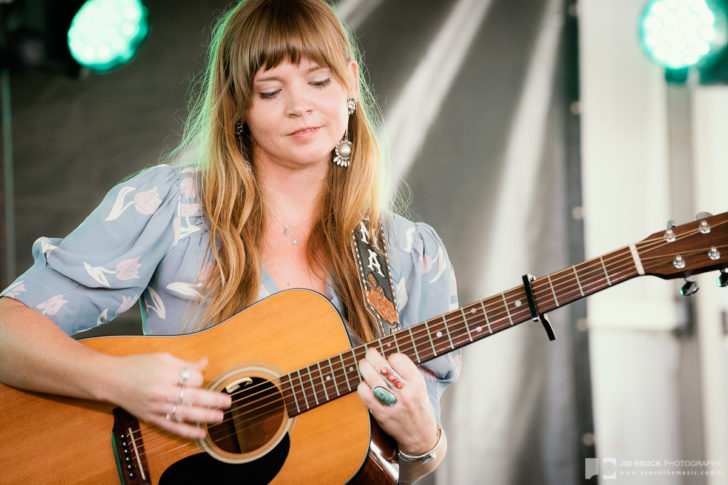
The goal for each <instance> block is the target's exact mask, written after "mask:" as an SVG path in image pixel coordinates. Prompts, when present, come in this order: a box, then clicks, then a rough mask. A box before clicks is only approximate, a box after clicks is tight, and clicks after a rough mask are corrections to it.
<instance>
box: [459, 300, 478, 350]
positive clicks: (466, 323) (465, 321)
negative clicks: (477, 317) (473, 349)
mask: <svg viewBox="0 0 728 485" xmlns="http://www.w3.org/2000/svg"><path fill="white" fill-rule="evenodd" d="M473 311H475V308H473ZM460 313H462V314H463V325H465V331H466V332H468V340H470V341H471V342H472V341H473V337H472V336H471V335H470V329H469V328H468V327H469V326H470V325H468V319H467V318H466V317H465V312H464V311H463V309H462V308H461V309H460Z"/></svg>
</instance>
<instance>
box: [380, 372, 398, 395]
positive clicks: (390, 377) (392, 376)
mask: <svg viewBox="0 0 728 485" xmlns="http://www.w3.org/2000/svg"><path fill="white" fill-rule="evenodd" d="M379 374H380V375H381V376H382V379H384V382H386V383H387V386H389V388H390V389H391V390H393V391H395V392H399V391H401V390H402V388H403V387H404V379H402V377H401V376H400V375H399V374H397V373H396V372H394V370H393V369H392V368H391V367H382V368H381V369H380V371H379Z"/></svg>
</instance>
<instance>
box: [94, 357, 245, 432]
mask: <svg viewBox="0 0 728 485" xmlns="http://www.w3.org/2000/svg"><path fill="white" fill-rule="evenodd" d="M118 359H119V360H118V366H117V367H116V369H118V371H116V372H114V376H113V377H112V378H111V379H110V382H109V384H110V386H111V387H110V389H108V396H107V397H106V399H107V400H109V401H111V402H113V403H115V404H118V405H119V406H121V407H123V408H124V409H126V410H127V411H129V412H130V413H131V414H133V415H134V416H136V417H138V418H139V419H142V420H144V421H146V422H148V423H152V424H156V425H157V426H159V427H160V428H163V429H165V430H167V431H170V432H172V433H174V434H177V435H179V436H182V437H184V438H189V439H202V438H204V437H205V431H204V429H202V428H200V427H198V426H196V425H195V423H219V422H220V421H222V419H223V411H222V410H223V409H227V408H229V407H230V404H231V398H230V396H229V395H228V394H225V393H222V392H215V391H210V390H207V389H202V387H201V386H202V383H203V375H202V373H203V371H204V369H205V368H206V367H207V364H208V360H207V358H206V357H205V358H203V359H201V360H199V361H198V362H185V361H184V360H181V359H178V358H176V357H174V356H172V355H170V354H166V353H159V354H136V355H129V356H125V357H119V358H118Z"/></svg>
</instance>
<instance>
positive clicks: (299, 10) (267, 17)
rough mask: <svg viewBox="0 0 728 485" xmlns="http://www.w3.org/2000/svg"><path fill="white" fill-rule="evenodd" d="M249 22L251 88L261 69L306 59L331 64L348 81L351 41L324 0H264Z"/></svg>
mask: <svg viewBox="0 0 728 485" xmlns="http://www.w3.org/2000/svg"><path fill="white" fill-rule="evenodd" d="M247 23H248V25H247V26H246V27H247V28H248V29H249V30H248V32H247V34H248V35H249V36H250V37H249V38H248V40H249V42H248V43H247V45H248V48H249V50H248V52H247V55H246V56H245V59H244V60H243V62H244V63H245V64H247V66H246V67H245V71H247V73H248V77H249V79H248V82H249V83H250V85H249V86H248V88H251V87H252V80H253V76H255V73H257V72H258V71H259V70H260V69H265V70H268V69H272V68H274V67H276V66H277V65H279V64H280V63H281V62H284V61H290V62H292V63H294V64H298V63H300V62H301V59H302V58H307V59H309V60H311V61H313V62H315V63H317V64H318V65H320V66H322V67H328V68H329V69H331V70H332V71H333V73H334V74H335V75H336V76H337V77H338V78H339V81H341V82H342V83H344V84H346V82H347V80H346V66H347V63H348V61H349V60H350V59H351V58H352V53H351V50H350V48H349V42H348V39H347V38H346V33H345V31H344V28H343V26H342V25H341V24H340V23H339V21H338V19H337V18H336V16H335V15H334V13H333V12H332V11H331V9H330V8H329V7H328V6H327V5H325V4H324V3H323V2H322V1H321V2H310V1H301V0H268V1H265V2H261V3H260V4H259V5H258V6H257V8H256V9H255V11H254V12H252V14H251V15H250V16H249V22H247ZM243 30H246V29H243ZM241 54H242V53H241Z"/></svg>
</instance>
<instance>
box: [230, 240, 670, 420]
mask: <svg viewBox="0 0 728 485" xmlns="http://www.w3.org/2000/svg"><path fill="white" fill-rule="evenodd" d="M619 251H623V250H618V251H617V253H618V252H619ZM663 257H664V256H663ZM619 259H621V260H623V261H620V262H624V263H626V264H627V265H629V266H631V264H632V261H630V258H629V257H628V256H627V255H626V254H625V255H624V257H619V258H613V260H614V261H616V260H619ZM642 259H645V258H642ZM593 262H594V261H593V260H592V261H589V262H587V263H593ZM622 268H624V266H622V265H620V269H622ZM562 271H565V272H568V269H566V270H562ZM595 272H596V273H597V274H599V279H602V277H601V272H600V271H599V270H598V269H596V270H595ZM614 276H615V275H614V271H613V277H614ZM582 279H583V280H584V281H585V284H589V283H590V276H589V273H585V274H582ZM518 289H519V288H516V289H515V290H518ZM507 291H508V292H512V291H513V290H507ZM505 293H506V292H504V294H505ZM470 307H473V304H471V305H469V306H465V307H463V308H461V309H460V310H461V311H464V310H465V309H468V308H470ZM498 307H502V305H500V302H499V304H498ZM451 317H456V319H457V320H459V319H460V315H457V312H455V315H451ZM492 318H493V320H494V322H493V324H494V325H496V328H497V330H500V329H501V326H500V325H499V323H500V320H502V319H505V315H503V314H502V312H499V313H497V314H495V315H492ZM451 319H453V318H451ZM445 321H447V320H445ZM449 323H451V322H449ZM464 323H466V324H467V325H473V324H475V323H479V322H468V321H467V319H464ZM519 323H520V321H519ZM507 326H508V325H503V328H505V327H507ZM420 333H422V332H420ZM412 334H413V337H414V334H415V332H412ZM461 336H462V337H463V338H465V339H466V340H470V341H472V339H471V338H469V337H465V336H464V335H461ZM455 337H456V339H457V338H458V335H457V334H456V335H455ZM418 340H419V336H418ZM427 340H430V339H429V337H428V338H427ZM378 342H379V343H380V347H381V341H378ZM458 343H460V342H458ZM466 343H467V342H466ZM458 346H460V345H458ZM382 350H383V349H382ZM347 353H348V352H347ZM443 353H446V352H443ZM434 355H436V352H433V356H434ZM347 359H348V356H347ZM309 367H310V366H309ZM330 368H331V366H330ZM331 370H334V369H331ZM319 371H320V369H319ZM320 372H321V371H320ZM334 373H335V371H334ZM327 377H328V374H327ZM310 379H311V376H310V369H309V380H310ZM322 383H323V382H322ZM324 385H325V384H324ZM268 390H269V391H270V390H271V389H270V388H268ZM310 391H313V392H314V393H315V394H318V393H319V391H316V385H315V384H313V383H312V384H311V386H310ZM310 391H309V385H308V382H307V383H306V384H305V385H304V386H303V388H302V391H301V392H302V393H310ZM294 392H295V393H296V394H297V393H298V391H294ZM275 395H276V396H280V395H279V394H277V393H275ZM338 395H340V394H338ZM296 398H297V397H296ZM322 399H324V396H322ZM324 400H326V399H324ZM259 401H260V400H258V401H249V402H248V403H247V404H248V405H250V404H251V403H252V404H256V403H258V402H259ZM281 401H282V399H280V398H279V399H277V400H275V403H280V402H281ZM264 405H265V406H270V405H271V402H270V399H267V402H265V403H264ZM248 407H250V406H248ZM238 408H242V406H238ZM258 409H260V406H258V408H257V409H256V408H253V409H252V411H257V410H258ZM250 411H251V409H248V410H246V412H247V413H248V414H250ZM238 415H240V413H238ZM255 416H257V417H259V415H255Z"/></svg>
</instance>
